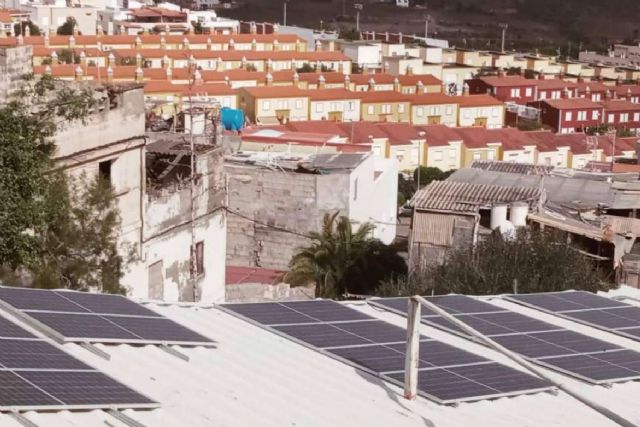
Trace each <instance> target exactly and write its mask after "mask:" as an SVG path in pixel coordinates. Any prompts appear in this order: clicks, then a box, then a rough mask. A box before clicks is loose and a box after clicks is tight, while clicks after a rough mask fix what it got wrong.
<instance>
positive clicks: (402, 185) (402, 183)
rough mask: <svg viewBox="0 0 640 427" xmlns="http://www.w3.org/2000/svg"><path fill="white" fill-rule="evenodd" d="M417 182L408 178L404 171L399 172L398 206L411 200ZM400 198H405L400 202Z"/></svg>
mask: <svg viewBox="0 0 640 427" xmlns="http://www.w3.org/2000/svg"><path fill="white" fill-rule="evenodd" d="M415 191H416V187H415V182H414V181H411V180H410V179H407V178H406V177H405V175H404V174H403V173H399V174H398V206H402V205H404V204H405V203H406V201H407V200H411V198H412V197H413V193H415ZM400 200H403V202H402V203H400Z"/></svg>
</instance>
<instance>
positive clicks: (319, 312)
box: [219, 300, 553, 404]
mask: <svg viewBox="0 0 640 427" xmlns="http://www.w3.org/2000/svg"><path fill="white" fill-rule="evenodd" d="M219 308H220V309H221V310H223V311H225V312H227V313H230V314H232V315H234V316H238V317H240V318H242V319H244V320H246V321H248V322H249V323H252V324H254V325H257V326H260V327H262V328H264V329H267V330H269V331H271V332H273V333H276V334H278V335H280V336H284V337H286V338H288V339H290V340H292V341H294V342H297V343H299V344H301V345H304V346H306V347H308V348H311V349H313V350H315V351H318V352H320V353H322V354H325V355H327V356H330V357H332V358H335V359H337V360H340V361H342V362H344V363H346V364H349V365H351V366H354V367H356V368H358V369H361V370H364V371H366V372H369V373H371V374H374V375H376V376H378V377H380V378H383V379H385V380H387V381H389V382H392V383H394V384H396V385H399V386H402V384H403V383H402V381H403V379H402V377H403V375H404V363H405V354H406V351H405V347H406V337H407V331H406V329H404V328H401V327H398V326H395V325H392V324H390V323H387V322H384V321H382V320H379V319H376V318H373V317H371V316H369V315H367V314H364V313H362V312H360V311H358V310H354V309H352V308H349V307H346V306H345V305H343V304H339V303H336V302H334V301H326V300H314V301H304V302H281V303H248V304H224V305H222V306H220V307H219ZM474 366H475V367H482V368H484V370H483V369H482V368H481V369H478V370H477V371H476V373H475V374H472V372H473V369H469V368H470V367H474ZM498 371H500V372H501V373H502V376H500V377H496V376H495V373H496V372H498ZM465 372H466V373H468V375H469V376H468V377H465V375H464V373H465ZM482 372H485V373H486V374H482ZM418 377H419V381H420V385H419V393H420V394H421V395H422V396H424V397H426V398H428V399H431V400H434V401H436V402H438V403H442V404H449V403H456V402H461V401H474V400H482V399H490V398H495V397H501V396H514V395H519V394H528V393H535V392H540V391H547V390H551V389H552V388H553V387H552V386H551V385H550V384H548V383H547V382H545V381H543V380H540V379H538V378H535V377H533V376H531V375H528V374H526V373H523V372H520V371H517V370H514V369H511V368H509V367H506V366H503V365H500V364H498V363H496V362H493V361H491V360H489V359H486V358H484V357H481V356H478V355H476V354H473V353H470V352H467V351H464V350H462V349H459V348H457V347H454V346H451V345H449V344H446V343H443V342H440V341H437V340H434V339H432V338H430V337H428V336H425V335H422V336H421V346H420V360H419V371H418ZM451 379H455V381H453V382H450V384H449V385H447V384H446V381H449V380H451Z"/></svg>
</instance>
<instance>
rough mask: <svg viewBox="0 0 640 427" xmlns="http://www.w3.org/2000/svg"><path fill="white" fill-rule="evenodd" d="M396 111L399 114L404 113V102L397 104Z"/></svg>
mask: <svg viewBox="0 0 640 427" xmlns="http://www.w3.org/2000/svg"><path fill="white" fill-rule="evenodd" d="M398 113H400V114H403V113H404V104H398Z"/></svg>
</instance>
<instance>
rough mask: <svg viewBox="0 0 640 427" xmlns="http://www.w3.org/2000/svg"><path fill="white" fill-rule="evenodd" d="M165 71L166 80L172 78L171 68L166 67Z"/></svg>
mask: <svg viewBox="0 0 640 427" xmlns="http://www.w3.org/2000/svg"><path fill="white" fill-rule="evenodd" d="M165 73H166V74H167V80H169V81H171V80H172V78H173V71H172V70H171V68H169V67H167V70H166V71H165Z"/></svg>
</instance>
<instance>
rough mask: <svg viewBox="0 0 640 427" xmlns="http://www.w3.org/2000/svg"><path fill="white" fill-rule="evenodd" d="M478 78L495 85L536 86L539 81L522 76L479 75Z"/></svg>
mask: <svg viewBox="0 0 640 427" xmlns="http://www.w3.org/2000/svg"><path fill="white" fill-rule="evenodd" d="M478 80H481V81H483V82H484V83H486V84H488V85H489V86H494V87H509V86H535V85H536V82H537V80H534V79H525V78H524V77H522V76H502V77H501V76H484V77H478Z"/></svg>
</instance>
